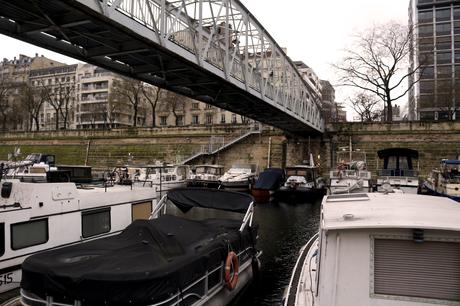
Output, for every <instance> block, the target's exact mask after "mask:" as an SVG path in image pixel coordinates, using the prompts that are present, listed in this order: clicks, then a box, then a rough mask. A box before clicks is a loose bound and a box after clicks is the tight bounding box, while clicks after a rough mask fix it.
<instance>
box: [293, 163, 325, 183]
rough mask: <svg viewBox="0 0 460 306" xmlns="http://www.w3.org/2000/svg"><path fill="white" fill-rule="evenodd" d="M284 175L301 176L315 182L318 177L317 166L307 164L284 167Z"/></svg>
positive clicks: (307, 180)
mask: <svg viewBox="0 0 460 306" xmlns="http://www.w3.org/2000/svg"><path fill="white" fill-rule="evenodd" d="M286 177H287V178H288V180H289V178H290V177H303V178H305V180H306V183H308V182H315V180H316V178H317V177H318V167H315V166H307V165H298V166H292V167H287V168H286Z"/></svg>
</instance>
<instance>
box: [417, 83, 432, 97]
mask: <svg viewBox="0 0 460 306" xmlns="http://www.w3.org/2000/svg"><path fill="white" fill-rule="evenodd" d="M433 92H434V82H433V81H423V82H420V93H428V94H429V93H433Z"/></svg>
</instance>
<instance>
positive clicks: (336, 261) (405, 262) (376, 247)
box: [298, 193, 460, 306]
mask: <svg viewBox="0 0 460 306" xmlns="http://www.w3.org/2000/svg"><path fill="white" fill-rule="evenodd" d="M321 216H322V218H321V221H320V224H321V227H320V232H319V249H318V250H317V252H316V253H315V254H313V255H311V256H312V261H314V262H316V268H315V269H314V270H315V271H313V270H310V272H309V273H313V276H312V278H311V279H312V280H313V284H312V288H313V292H309V290H308V289H306V290H305V292H306V293H305V294H307V295H309V296H310V299H311V296H313V297H314V300H315V303H314V305H315V306H328V305H336V306H356V305H379V306H409V305H410V306H428V305H459V304H460V260H459V258H460V223H459V216H460V206H459V205H458V203H456V202H454V201H452V200H450V199H447V198H441V197H430V196H422V195H412V194H398V193H390V194H381V193H369V194H347V195H332V196H328V197H325V198H324V199H323V202H322V214H321ZM314 274H316V277H315V275H314ZM306 287H308V286H306ZM298 305H301V304H298ZM302 305H304V304H302ZM306 305H313V304H312V303H311V304H308V303H307V304H306Z"/></svg>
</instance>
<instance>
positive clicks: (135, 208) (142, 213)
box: [131, 201, 152, 221]
mask: <svg viewBox="0 0 460 306" xmlns="http://www.w3.org/2000/svg"><path fill="white" fill-rule="evenodd" d="M131 212H132V220H133V221H134V220H147V219H148V218H149V217H150V214H151V213H152V202H150V201H148V202H142V203H135V204H133V205H132V207H131Z"/></svg>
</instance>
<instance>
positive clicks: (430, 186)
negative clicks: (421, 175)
mask: <svg viewBox="0 0 460 306" xmlns="http://www.w3.org/2000/svg"><path fill="white" fill-rule="evenodd" d="M459 168H460V160H458V159H443V160H441V165H440V168H439V169H434V170H432V171H431V174H430V176H429V177H428V178H427V179H426V180H425V182H424V183H423V188H424V189H425V190H426V192H428V193H429V194H432V195H436V196H443V197H448V198H451V199H453V200H455V201H457V202H460V171H459Z"/></svg>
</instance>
